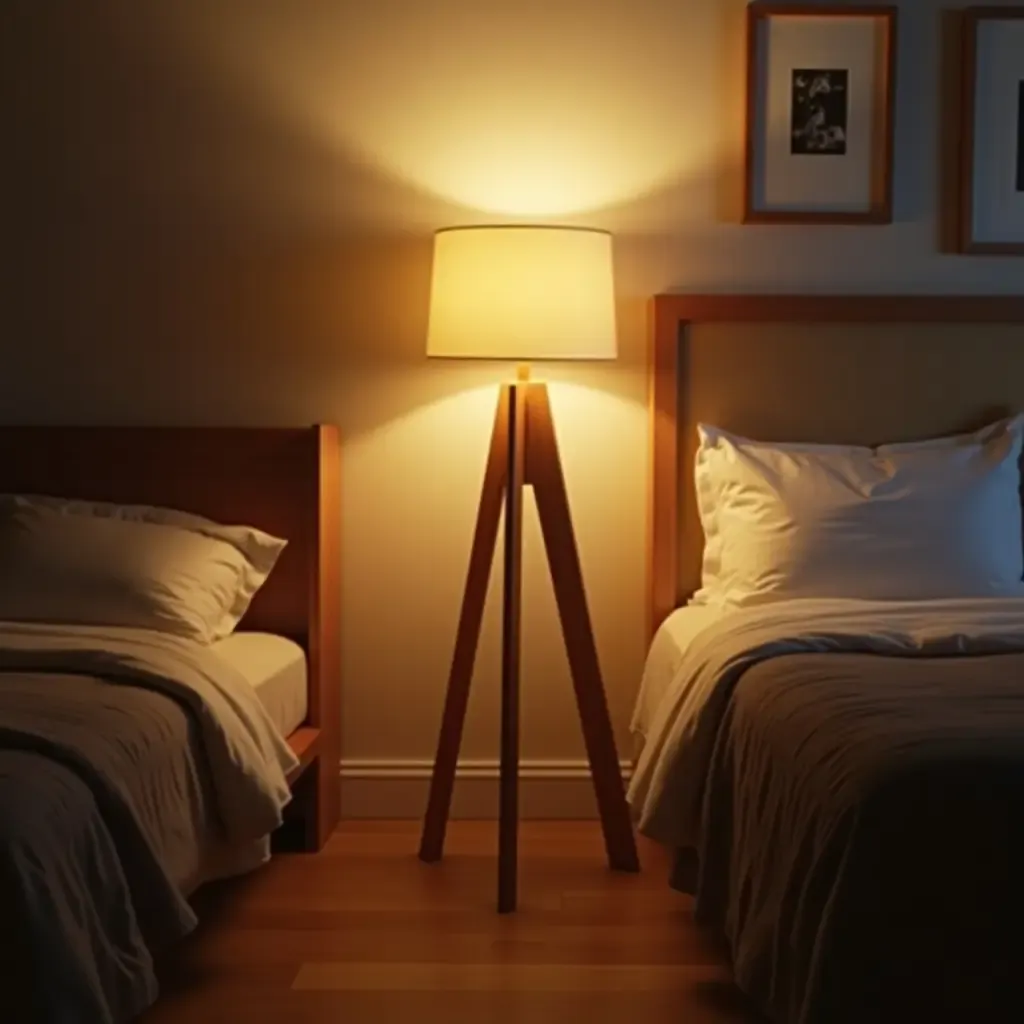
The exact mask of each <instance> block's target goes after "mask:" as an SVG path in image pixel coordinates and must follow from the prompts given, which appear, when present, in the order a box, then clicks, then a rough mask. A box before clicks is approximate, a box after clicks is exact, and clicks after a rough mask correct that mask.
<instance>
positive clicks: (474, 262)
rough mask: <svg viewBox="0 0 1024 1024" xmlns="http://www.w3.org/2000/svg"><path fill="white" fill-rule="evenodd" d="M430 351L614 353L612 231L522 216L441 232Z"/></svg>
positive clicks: (528, 356) (520, 356) (482, 355)
mask: <svg viewBox="0 0 1024 1024" xmlns="http://www.w3.org/2000/svg"><path fill="white" fill-rule="evenodd" d="M427 355H428V356H445V357H449V358H463V359H516V360H520V361H522V362H530V361H532V360H535V359H614V358H615V355H616V334H615V293H614V286H613V276H612V238H611V235H610V234H608V232H606V231H593V230H589V229H584V228H556V227H527V226H520V225H513V226H507V227H468V228H447V229H445V230H443V231H439V232H437V234H436V235H435V237H434V272H433V281H432V286H431V296H430V325H429V328H428V330H427Z"/></svg>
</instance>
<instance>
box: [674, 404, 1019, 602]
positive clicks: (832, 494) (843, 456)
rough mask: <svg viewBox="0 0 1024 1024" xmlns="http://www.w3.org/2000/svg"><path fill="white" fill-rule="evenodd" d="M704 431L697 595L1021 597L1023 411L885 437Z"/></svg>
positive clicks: (701, 598) (744, 598)
mask: <svg viewBox="0 0 1024 1024" xmlns="http://www.w3.org/2000/svg"><path fill="white" fill-rule="evenodd" d="M698 434H699V439H700V444H699V447H698V451H697V459H696V471H695V480H696V486H697V503H698V509H699V512H700V519H701V524H702V526H703V528H704V536H705V549H704V565H703V573H702V586H701V589H700V590H699V591H698V593H697V594H696V595H695V597H694V602H695V603H698V604H717V605H723V606H725V605H730V606H738V605H749V604H757V603H762V602H766V601H772V600H782V599H788V598H793V597H846V598H863V599H871V600H890V599H891V600H926V599H930V598H941V597H985V596H993V597H996V596H999V597H1003V596H1024V585H1022V583H1021V577H1022V575H1024V546H1022V534H1021V503H1020V456H1021V445H1022V437H1024V417H1016V418H1014V419H1012V420H1005V421H1002V422H1000V423H996V424H993V425H992V426H990V427H987V428H985V429H984V430H982V431H978V432H977V433H974V434H963V435H959V436H956V437H950V438H939V439H935V440H931V441H923V442H912V443H909V444H898V445H885V446H882V447H879V448H876V449H872V448H862V447H856V446H841V445H813V444H766V443H762V442H757V441H752V440H750V439H748V438H744V437H740V436H738V435H735V434H730V433H728V432H727V431H724V430H720V429H718V428H716V427H713V426H708V425H705V424H701V425H699V426H698Z"/></svg>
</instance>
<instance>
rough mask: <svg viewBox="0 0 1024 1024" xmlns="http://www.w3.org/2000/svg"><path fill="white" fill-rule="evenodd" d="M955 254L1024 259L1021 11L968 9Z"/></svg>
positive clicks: (1023, 34)
mask: <svg viewBox="0 0 1024 1024" xmlns="http://www.w3.org/2000/svg"><path fill="white" fill-rule="evenodd" d="M963 44H964V51H963V60H962V67H963V95H962V103H963V112H962V118H961V121H962V126H963V132H962V137H961V144H960V159H961V168H960V251H961V252H964V253H969V254H974V255H988V256H1024V7H969V8H967V10H965V11H964V30H963Z"/></svg>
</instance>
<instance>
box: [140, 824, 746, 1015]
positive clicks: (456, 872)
mask: <svg viewBox="0 0 1024 1024" xmlns="http://www.w3.org/2000/svg"><path fill="white" fill-rule="evenodd" d="M417 841H418V824H417V823H415V822H401V823H377V822H375V823H370V822H359V823H348V824H346V825H344V826H343V827H342V828H341V829H340V830H339V832H338V833H337V834H336V835H335V836H334V837H333V838H332V839H331V840H330V842H329V843H328V845H327V848H326V849H325V850H324V851H323V852H322V853H320V854H318V855H315V856H310V855H300V854H295V855H290V856H281V857H278V858H276V859H275V860H274V861H273V862H272V863H271V864H270V865H269V866H268V867H267V868H265V869H263V870H262V871H260V872H258V873H257V874H255V875H253V876H251V877H249V878H246V879H243V880H241V881H238V882H234V883H230V884H227V885H223V886H221V887H218V888H215V889H213V890H211V891H209V892H207V893H205V894H201V898H200V901H199V910H200V916H201V918H202V924H201V925H200V928H199V931H198V932H197V934H196V935H195V936H193V937H192V938H191V939H189V940H188V941H187V942H186V943H185V944H184V945H183V946H182V947H181V949H180V951H179V952H178V953H177V954H176V955H175V956H174V958H173V960H172V961H170V962H168V963H166V964H164V965H163V966H162V971H161V974H162V978H163V988H164V996H163V998H162V999H161V1001H160V1003H159V1004H158V1005H157V1006H156V1007H155V1008H154V1009H153V1010H152V1011H150V1012H149V1013H147V1014H146V1015H145V1016H144V1017H143V1018H142V1020H143V1022H144V1024H185V1022H186V1021H187V1022H202V1021H216V1022H223V1024H228V1022H235V1021H238V1022H245V1024H260V1022H265V1021H267V1022H269V1021H273V1022H275V1024H277V1022H282V1024H284V1022H287V1024H326V1022H332V1024H334V1022H343V1024H364V1022H365V1024H371V1022H372V1024H390V1022H392V1021H394V1022H396V1024H398V1022H406V1021H407V1022H410V1024H440V1022H444V1024H463V1022H465V1024H469V1022H473V1024H477V1022H480V1024H484V1022H486V1024H511V1022H529V1024H546V1022H552V1024H575V1022H580V1024H611V1022H633V1021H642V1022H643V1024H662V1022H665V1024H668V1022H672V1024H680V1022H685V1024H725V1022H739V1021H743V1022H752V1021H755V1020H757V1019H758V1018H756V1017H755V1016H754V1015H752V1014H751V1013H750V1012H749V1011H748V1010H746V1009H745V1007H744V1004H743V1000H742V998H741V997H740V995H739V993H738V992H737V990H736V989H735V987H734V986H733V985H732V983H731V980H730V973H729V969H728V965H727V961H726V959H725V957H724V955H723V953H722V951H721V949H720V948H718V946H717V945H716V944H715V943H713V942H712V941H710V940H709V939H708V938H707V937H706V936H704V935H703V934H702V933H700V932H699V931H698V930H697V929H696V928H695V927H694V925H693V922H692V917H691V913H690V901H689V900H688V899H687V898H686V897H684V896H681V895H679V894H678V893H675V892H672V891H671V890H670V889H669V888H668V886H667V884H666V877H667V871H668V862H667V858H666V856H665V854H664V853H663V852H662V851H661V850H660V849H658V848H656V847H654V846H653V845H651V844H645V845H643V846H642V848H641V857H642V859H643V865H644V870H643V872H642V873H641V874H640V875H632V876H630V875H616V874H612V873H611V872H609V871H608V870H607V868H606V867H605V866H604V863H603V861H602V846H601V842H600V833H599V831H598V827H597V825H596V824H594V823H590V822H531V823H526V824H524V826H523V829H522V836H521V846H520V849H521V857H522V860H521V882H520V909H519V912H518V913H517V914H514V915H508V916H499V915H498V914H496V913H495V911H494V900H495V861H494V855H493V851H494V847H495V835H494V826H493V825H492V824H490V823H485V822H454V823H453V824H452V826H451V829H450V833H449V843H448V852H447V855H446V858H445V860H444V862H442V863H441V864H435V865H426V864H422V863H420V861H419V860H417V859H416V856H415V851H416V846H417Z"/></svg>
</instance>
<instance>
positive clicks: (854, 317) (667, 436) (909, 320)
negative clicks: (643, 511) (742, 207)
mask: <svg viewBox="0 0 1024 1024" xmlns="http://www.w3.org/2000/svg"><path fill="white" fill-rule="evenodd" d="M705 324H707V325H727V324H736V325H787V324H793V325H801V329H803V330H807V329H808V327H809V326H813V325H826V326H828V325H831V326H836V325H865V326H867V327H870V326H871V325H877V326H878V328H879V329H880V330H881V329H882V328H883V327H885V328H886V329H892V328H893V327H894V326H896V325H917V329H919V330H920V329H921V328H922V327H923V326H924V325H936V324H937V325H944V326H945V327H946V328H948V326H949V325H990V326H991V325H1024V297H1021V296H993V297H988V296H952V295H943V296H874V295H834V296H818V295H815V296H811V295H658V296H655V297H654V298H653V299H652V300H651V303H650V309H649V340H650V353H649V365H648V370H649V410H650V418H651V419H650V439H651V474H650V491H649V507H648V573H649V576H648V609H647V624H648V632H649V636H653V635H654V632H655V630H656V629H657V628H658V626H659V625H660V624H661V622H662V621H663V620H664V619H665V617H666V616H667V615H669V613H671V612H672V611H673V610H674V609H675V608H676V607H678V606H679V605H680V604H681V603H682V602H683V601H684V600H685V597H686V595H685V594H684V593H682V592H681V572H680V538H681V510H682V508H683V503H684V502H685V501H692V485H691V484H690V480H691V479H692V466H691V465H690V464H689V458H688V455H690V454H691V453H690V452H689V443H684V441H683V439H682V436H681V432H680V431H681V427H684V426H685V427H692V423H691V422H690V415H689V413H690V410H688V409H687V408H684V407H683V403H685V402H686V401H687V397H686V385H687V382H686V381H684V380H683V379H682V375H683V374H684V372H685V370H686V367H687V366H688V365H689V360H688V358H687V356H688V351H687V347H688V344H689V340H690V334H691V331H692V329H693V328H695V327H699V326H700V325H705ZM766 330H768V327H767V326H766ZM868 333H870V332H868ZM1021 341H1022V342H1024V338H1022V339H1021ZM823 344H824V342H823ZM1021 387H1022V392H1024V382H1022V384H1021ZM793 400H797V401H798V400H799V396H796V395H789V396H786V395H781V394H780V395H779V397H778V401H780V402H781V401H793ZM865 400H866V401H869V400H870V396H865ZM980 411H984V410H980ZM722 425H723V426H726V427H727V428H728V427H729V426H730V425H729V424H722ZM793 439H794V440H798V439H799V440H814V439H815V438H809V437H804V438H793ZM888 439H891V440H898V438H895V437H894V438H883V439H879V440H888ZM687 486H689V490H688V491H687V490H684V487H687ZM697 529H698V530H699V526H698V527H697Z"/></svg>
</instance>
